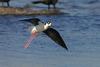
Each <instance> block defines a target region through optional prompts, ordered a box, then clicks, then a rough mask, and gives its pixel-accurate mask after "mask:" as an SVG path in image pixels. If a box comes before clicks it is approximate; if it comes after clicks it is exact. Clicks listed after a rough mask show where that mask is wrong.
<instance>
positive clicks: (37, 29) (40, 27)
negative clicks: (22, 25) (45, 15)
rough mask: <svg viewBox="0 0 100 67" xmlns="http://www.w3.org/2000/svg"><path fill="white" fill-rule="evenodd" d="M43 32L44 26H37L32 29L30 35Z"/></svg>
mask: <svg viewBox="0 0 100 67" xmlns="http://www.w3.org/2000/svg"><path fill="white" fill-rule="evenodd" d="M44 30H45V29H44V24H39V25H37V26H34V27H33V29H32V31H31V33H32V32H42V31H44Z"/></svg>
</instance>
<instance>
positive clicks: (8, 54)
mask: <svg viewBox="0 0 100 67" xmlns="http://www.w3.org/2000/svg"><path fill="white" fill-rule="evenodd" d="M19 1H20V3H19ZM19 1H14V0H13V1H12V2H11V3H12V6H16V7H19V6H18V4H19V5H21V6H23V7H24V6H25V4H26V2H27V0H26V1H25V3H24V2H23V0H19ZM91 1H92V3H91ZM15 2H17V3H16V4H13V3H15ZM21 3H23V4H21ZM60 4H61V6H60ZM99 4H100V0H97V1H95V2H94V0H80V1H79V0H61V1H60V2H59V3H58V4H57V7H58V8H62V9H61V10H62V11H63V12H64V14H62V15H53V16H42V15H41V16H13V15H7V16H6V15H5V16H0V67H100V23H99V22H100V12H99V10H100V8H99V7H100V5H99ZM40 5H42V4H40ZM65 6H66V7H65ZM35 7H38V5H35ZM42 7H43V8H44V7H45V8H47V6H45V5H42ZM31 17H37V18H40V19H41V20H42V21H44V22H46V21H48V20H50V19H51V21H52V24H53V27H54V28H55V29H56V30H57V31H59V33H60V34H61V36H62V37H63V39H64V41H65V42H66V45H67V46H68V48H69V51H66V50H65V49H63V48H62V47H60V46H59V45H57V44H56V43H55V42H53V41H52V40H51V39H50V38H48V37H47V36H46V35H44V34H43V33H40V34H39V35H38V36H37V38H35V39H34V40H33V41H32V43H31V45H30V47H29V48H27V49H25V48H23V45H24V43H25V41H26V40H27V38H28V37H29V36H30V31H29V30H28V28H29V26H30V23H28V22H24V21H18V20H20V19H25V18H31Z"/></svg>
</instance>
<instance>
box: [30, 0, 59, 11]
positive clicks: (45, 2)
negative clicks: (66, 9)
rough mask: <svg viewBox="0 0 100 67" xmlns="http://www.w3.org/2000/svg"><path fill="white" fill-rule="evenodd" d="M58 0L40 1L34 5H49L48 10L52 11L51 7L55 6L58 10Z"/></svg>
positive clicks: (34, 2)
mask: <svg viewBox="0 0 100 67" xmlns="http://www.w3.org/2000/svg"><path fill="white" fill-rule="evenodd" d="M57 2H58V0H39V1H33V2H32V3H33V4H39V3H41V4H45V5H48V9H50V5H53V7H54V9H55V8H56V3H57Z"/></svg>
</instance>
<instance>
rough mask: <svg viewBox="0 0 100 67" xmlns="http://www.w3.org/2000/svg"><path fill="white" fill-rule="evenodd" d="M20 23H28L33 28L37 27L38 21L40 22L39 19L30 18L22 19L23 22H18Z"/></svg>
mask: <svg viewBox="0 0 100 67" xmlns="http://www.w3.org/2000/svg"><path fill="white" fill-rule="evenodd" d="M20 21H28V22H30V23H32V24H33V25H34V26H36V25H39V23H38V22H39V21H40V19H38V18H30V19H23V20H20Z"/></svg>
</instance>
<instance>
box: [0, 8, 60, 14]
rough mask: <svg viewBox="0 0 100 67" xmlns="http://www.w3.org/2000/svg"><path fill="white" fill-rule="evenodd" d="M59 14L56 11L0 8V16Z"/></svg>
mask: <svg viewBox="0 0 100 67" xmlns="http://www.w3.org/2000/svg"><path fill="white" fill-rule="evenodd" d="M59 13H60V11H59V10H58V9H49V10H48V9H43V10H36V9H31V8H12V7H0V15H55V14H59Z"/></svg>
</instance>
